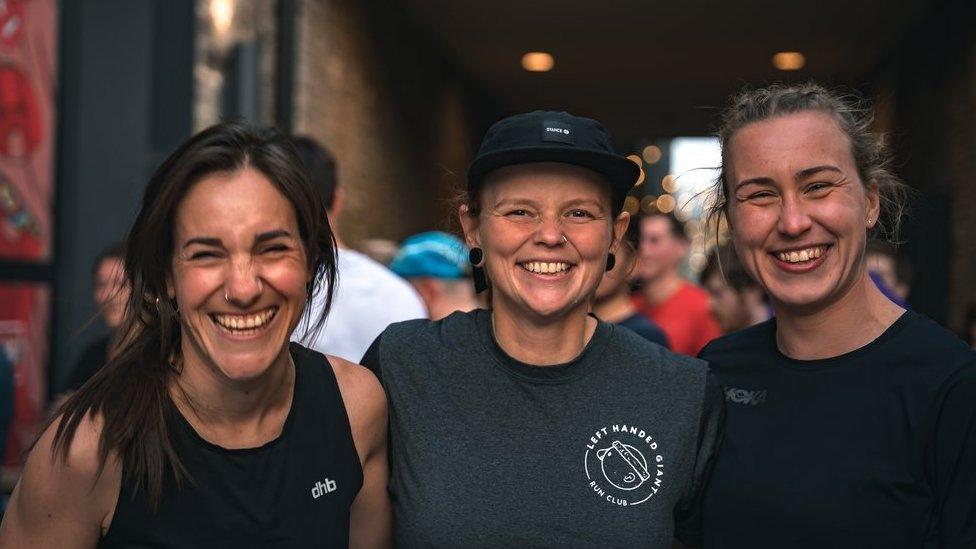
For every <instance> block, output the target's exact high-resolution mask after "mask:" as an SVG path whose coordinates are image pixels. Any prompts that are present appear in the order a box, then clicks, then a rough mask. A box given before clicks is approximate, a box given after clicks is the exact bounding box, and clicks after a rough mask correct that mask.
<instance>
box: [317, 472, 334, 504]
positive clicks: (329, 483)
mask: <svg viewBox="0 0 976 549" xmlns="http://www.w3.org/2000/svg"><path fill="white" fill-rule="evenodd" d="M336 490H338V486H336V481H334V480H331V479H329V478H328V477H326V479H325V482H322V481H321V480H319V481H316V483H315V486H313V487H312V499H319V498H320V497H322V496H324V495H326V494H331V493H332V492H335V491H336Z"/></svg>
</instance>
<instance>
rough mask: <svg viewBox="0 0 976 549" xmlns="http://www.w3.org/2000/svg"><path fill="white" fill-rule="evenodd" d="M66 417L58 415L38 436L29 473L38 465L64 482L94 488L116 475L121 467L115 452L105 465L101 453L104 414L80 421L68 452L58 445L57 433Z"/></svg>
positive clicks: (51, 475)
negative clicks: (103, 478)
mask: <svg viewBox="0 0 976 549" xmlns="http://www.w3.org/2000/svg"><path fill="white" fill-rule="evenodd" d="M63 420H64V418H63V417H59V418H57V419H56V420H55V421H53V422H52V423H51V425H50V426H48V428H47V429H46V430H45V431H44V433H43V434H42V435H41V438H40V439H38V441H37V444H35V445H34V449H33V450H32V451H31V454H30V456H29V458H28V460H27V466H26V468H25V475H26V474H27V473H28V469H30V468H32V467H33V468H35V469H37V470H38V471H37V472H39V473H41V474H43V475H45V477H46V478H47V479H57V481H58V482H59V483H60V482H69V483H78V484H80V485H87V486H88V487H89V488H92V487H93V486H94V484H95V483H96V482H100V481H101V477H103V476H106V475H107V476H109V477H111V476H113V473H115V472H116V471H115V470H116V469H119V471H118V472H121V467H120V465H119V463H118V460H117V459H116V457H115V456H114V454H110V455H109V456H108V459H107V460H106V462H105V464H104V468H103V466H102V460H101V457H100V455H99V443H100V441H101V437H102V418H101V416H100V415H95V414H87V415H86V416H85V417H84V418H82V419H81V421H79V423H78V428H77V429H76V430H75V432H74V435H73V436H72V438H71V439H70V440H67V439H66V440H65V441H64V443H63V444H64V445H65V446H66V447H67V452H66V453H64V452H63V448H62V446H61V445H58V446H57V447H55V440H56V434H57V431H58V428H59V426H60V425H61V422H62V421H63Z"/></svg>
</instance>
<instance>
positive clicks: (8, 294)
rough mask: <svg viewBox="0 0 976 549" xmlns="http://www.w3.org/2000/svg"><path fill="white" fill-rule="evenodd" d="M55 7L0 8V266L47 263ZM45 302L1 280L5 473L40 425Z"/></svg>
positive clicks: (36, 287)
mask: <svg viewBox="0 0 976 549" xmlns="http://www.w3.org/2000/svg"><path fill="white" fill-rule="evenodd" d="M56 7H57V0H0V261H18V262H26V263H34V264H40V265H47V264H50V262H51V259H52V257H51V254H52V244H53V238H52V236H53V232H54V223H53V219H52V213H53V199H54V160H53V147H54V135H55V134H54V121H55V110H54V109H55V102H54V98H55V96H56V93H55V85H56V84H55V83H56V70H57V59H56V57H55V56H56V52H57V43H56V28H57V21H56V17H57V8H56ZM50 295H51V294H50V288H49V287H48V284H47V283H30V282H22V281H14V280H0V353H3V354H4V358H5V361H4V363H5V364H6V365H11V366H12V368H4V369H3V371H5V372H6V375H9V374H10V373H11V371H12V374H13V379H12V380H9V379H8V380H6V381H12V385H13V392H12V395H13V402H12V403H11V402H4V403H0V404H5V406H4V407H3V409H4V410H11V409H12V412H13V419H12V420H11V422H10V425H9V428H8V429H7V431H6V432H7V437H6V439H7V440H5V441H0V450H3V452H2V453H3V457H4V460H3V462H4V465H6V466H14V467H16V466H17V465H19V464H20V463H21V460H22V459H23V455H24V451H25V450H27V449H28V448H29V446H30V443H31V441H32V440H33V437H34V435H35V434H36V429H37V426H38V423H39V422H40V420H41V418H42V414H43V407H44V403H45V397H46V394H47V391H46V388H45V376H46V372H47V366H46V365H47V360H48V356H47V355H48V348H49V343H48V342H49V337H50V336H49V333H48V331H49V318H48V317H49V312H50ZM0 381H4V380H0ZM0 386H5V387H10V383H7V384H5V385H4V384H2V383H0ZM4 398H6V399H9V398H10V396H9V395H7V396H6V397H4ZM11 404H12V406H11ZM4 443H5V444H4Z"/></svg>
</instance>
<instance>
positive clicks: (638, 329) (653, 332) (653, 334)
mask: <svg viewBox="0 0 976 549" xmlns="http://www.w3.org/2000/svg"><path fill="white" fill-rule="evenodd" d="M617 324H618V325H619V326H623V327H624V328H627V329H629V330H633V331H634V333H635V334H637V335H639V336H641V337H643V338H644V339H646V340H648V341H650V342H652V343H657V344H658V345H661V346H662V347H664V348H665V349H668V348H670V346H669V345H668V336H667V334H665V333H664V330H662V329H661V328H660V326H658V325H657V324H654V323H653V322H651V321H650V320H649V319H648V318H647V317H646V316H644V315H642V314H640V313H634V314H633V315H631V316H629V317H627V318H625V319H623V320H621V321H620V322H618V323H617Z"/></svg>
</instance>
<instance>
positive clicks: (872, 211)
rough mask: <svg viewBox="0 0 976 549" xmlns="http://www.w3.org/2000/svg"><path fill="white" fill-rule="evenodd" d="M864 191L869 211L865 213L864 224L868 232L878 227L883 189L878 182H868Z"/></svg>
mask: <svg viewBox="0 0 976 549" xmlns="http://www.w3.org/2000/svg"><path fill="white" fill-rule="evenodd" d="M864 191H865V194H866V195H867V211H866V212H864V222H865V225H866V226H867V228H868V230H871V229H873V228H874V227H875V226H877V224H878V217H879V216H880V215H881V189H880V186H879V185H878V180H877V179H872V180H870V181H868V183H867V185H865V187H864Z"/></svg>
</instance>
